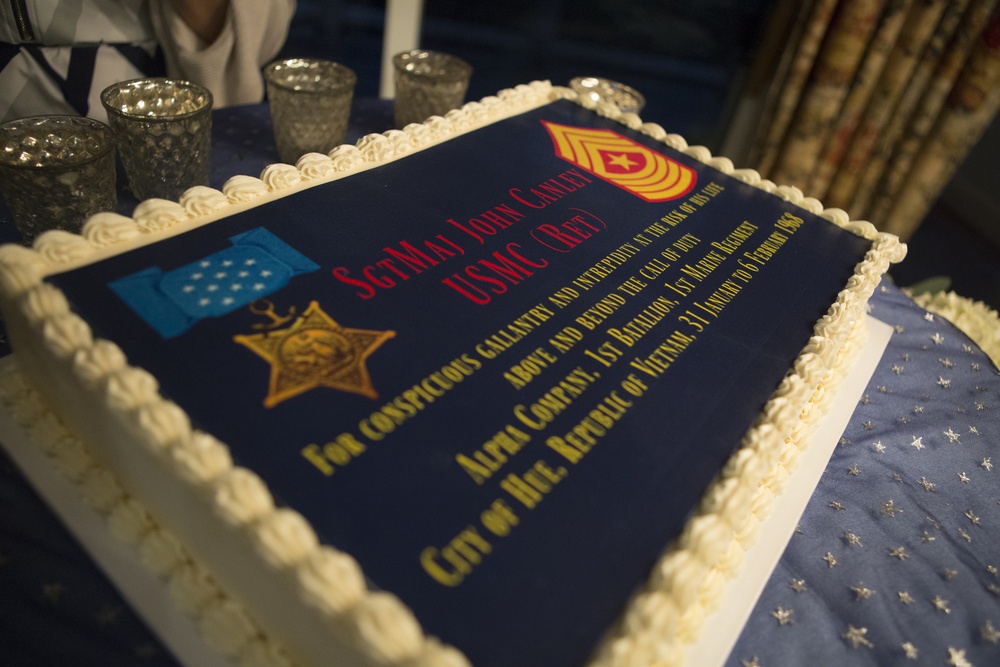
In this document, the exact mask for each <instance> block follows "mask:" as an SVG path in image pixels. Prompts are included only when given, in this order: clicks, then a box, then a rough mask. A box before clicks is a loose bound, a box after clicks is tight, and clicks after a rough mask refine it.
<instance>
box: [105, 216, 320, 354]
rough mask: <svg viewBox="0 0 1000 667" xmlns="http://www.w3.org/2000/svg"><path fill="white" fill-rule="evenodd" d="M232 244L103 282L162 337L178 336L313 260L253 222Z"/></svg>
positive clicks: (309, 267) (309, 268) (310, 266)
mask: <svg viewBox="0 0 1000 667" xmlns="http://www.w3.org/2000/svg"><path fill="white" fill-rule="evenodd" d="M229 241H230V242H231V243H232V244H233V247H231V248H226V249H225V250H220V251H219V252H216V253H213V254H211V255H207V256H206V257H203V258H201V259H199V260H198V261H195V262H192V263H190V264H187V265H185V266H182V267H180V268H178V269H174V270H172V271H163V270H162V269H161V268H160V267H158V266H153V267H150V268H148V269H143V270H142V271H137V272H136V273H133V274H131V275H128V276H125V277H124V278H120V279H118V280H116V281H114V282H111V283H109V284H108V286H109V287H110V288H111V289H112V291H114V292H115V294H117V295H118V296H119V297H121V298H122V300H123V301H125V303H127V304H128V305H129V307H130V308H131V309H132V310H133V311H134V312H135V313H136V314H137V315H138V316H139V317H141V318H142V319H143V320H144V321H145V322H146V324H148V325H149V326H151V327H152V328H153V329H154V330H156V332H157V333H158V334H160V336H162V337H163V338H174V337H175V336H179V335H181V334H182V333H184V332H185V331H187V330H188V329H190V328H191V327H193V326H194V325H195V324H197V323H198V322H199V321H200V320H202V319H205V318H206V317H219V316H221V315H226V314H228V313H232V312H234V311H236V310H239V309H240V308H243V307H244V306H246V305H248V304H250V303H253V302H254V301H257V300H258V299H262V298H263V297H266V296H268V295H269V294H273V293H274V292H276V291H278V290H280V289H281V288H283V287H284V286H285V285H287V284H288V282H289V281H290V280H291V279H292V278H293V277H295V276H297V275H301V274H304V273H311V272H313V271H316V270H318V269H319V265H318V264H316V263H315V262H313V261H312V260H310V259H309V258H308V257H306V256H305V255H303V254H302V253H300V252H299V251H298V250H295V249H294V248H292V247H291V246H289V245H288V244H287V243H285V242H284V241H282V240H281V239H280V238H278V237H277V236H275V235H274V234H273V233H272V232H269V231H268V230H266V229H264V228H263V227H258V228H256V229H252V230H250V231H248V232H245V233H243V234H238V235H236V236H233V237H231V238H230V239H229Z"/></svg>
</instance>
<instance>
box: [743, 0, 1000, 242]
mask: <svg viewBox="0 0 1000 667" xmlns="http://www.w3.org/2000/svg"><path fill="white" fill-rule="evenodd" d="M997 5H998V0H813V1H812V2H806V3H802V4H801V5H800V9H799V13H798V14H797V15H795V16H789V15H785V16H784V17H783V20H784V26H785V27H784V29H783V30H782V29H777V30H772V31H771V33H770V34H772V35H776V36H777V39H780V40H782V43H783V44H785V45H786V46H785V48H784V53H783V54H782V55H781V57H780V58H778V59H774V58H772V59H771V62H767V63H761V64H760V65H761V66H762V67H765V68H767V71H770V72H773V73H774V81H773V82H772V86H771V89H770V92H769V93H768V95H767V97H768V99H767V100H765V102H764V103H763V105H762V108H763V109H765V112H764V114H763V116H764V117H763V118H762V119H761V120H762V122H761V123H760V124H759V125H758V133H757V134H758V136H757V139H756V140H755V142H754V144H753V146H752V150H751V152H750V163H751V164H755V165H756V166H757V169H758V170H759V171H760V172H761V174H762V175H763V176H765V177H766V178H770V179H771V180H773V181H774V182H776V183H783V184H789V185H795V186H797V187H799V188H801V189H802V190H803V192H805V193H806V194H807V195H809V196H813V197H816V198H818V199H820V200H821V201H822V202H823V203H824V204H825V205H826V206H833V207H838V208H843V209H845V210H846V211H847V212H848V213H849V214H850V215H851V217H852V218H855V219H867V220H870V221H871V222H873V223H874V224H875V225H876V226H877V227H879V228H880V229H884V230H886V231H891V232H893V233H896V234H899V235H900V236H901V237H903V238H904V239H905V238H908V237H909V236H910V235H911V234H912V233H913V232H914V231H915V230H916V228H917V226H919V224H920V222H921V221H922V220H923V218H924V217H925V215H926V214H927V212H928V211H929V210H930V207H931V206H932V205H933V203H934V201H935V200H936V199H937V197H938V196H939V195H940V193H941V191H942V190H943V189H944V187H945V185H947V183H948V181H949V180H950V179H951V176H952V175H953V174H954V171H955V170H956V169H957V167H958V165H959V164H961V162H962V160H963V159H964V158H965V156H966V155H967V153H968V151H969V150H970V149H971V147H972V146H973V145H974V144H975V142H976V141H978V139H979V137H980V136H981V135H982V133H983V132H984V131H985V129H986V128H987V127H988V126H989V124H990V122H991V121H992V120H993V118H994V117H995V116H996V115H997V111H998V109H1000V11H998V8H997ZM773 51H774V49H771V52H773ZM764 52H767V49H765V51H764Z"/></svg>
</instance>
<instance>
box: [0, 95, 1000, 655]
mask: <svg viewBox="0 0 1000 667" xmlns="http://www.w3.org/2000/svg"><path fill="white" fill-rule="evenodd" d="M391 122H392V119H391V107H390V106H389V105H387V104H386V103H384V102H380V101H378V100H365V99H361V100H356V101H355V106H354V109H353V113H352V121H351V126H350V129H349V133H348V138H347V141H348V142H354V141H356V140H357V139H358V138H359V137H361V136H363V135H364V134H367V133H369V132H380V131H384V130H386V129H388V128H389V127H390V125H391ZM275 161H277V151H276V149H275V146H274V140H273V136H272V134H271V125H270V117H269V115H268V112H267V108H266V106H264V105H256V106H251V107H237V108H233V109H222V110H218V111H216V112H215V113H214V114H213V170H212V180H211V185H212V186H214V187H220V186H221V185H222V183H224V182H225V180H226V179H227V178H228V177H229V176H232V175H233V174H251V175H256V174H259V173H260V171H261V170H262V169H263V167H264V166H266V165H267V164H270V163H272V162H275ZM120 185H121V187H120V190H122V192H121V195H120V201H119V205H120V209H121V210H122V211H123V212H128V211H130V210H131V208H132V207H134V205H135V200H134V199H132V198H131V196H130V195H129V194H128V193H127V191H125V190H124V179H121V182H120ZM5 216H6V217H5ZM11 228H12V225H10V224H9V213H8V212H7V211H6V210H5V209H3V210H0V240H14V239H12V238H9V237H10V234H11ZM871 314H872V315H873V316H874V317H876V318H877V319H879V320H881V321H883V322H885V323H887V324H889V325H890V326H892V327H894V330H895V333H894V335H893V337H892V340H891V341H890V343H889V346H888V348H887V350H886V352H885V355H884V356H883V358H882V361H881V363H880V364H879V366H878V369H877V370H876V372H875V374H874V376H873V377H872V379H871V381H870V383H869V387H868V389H867V391H866V392H865V394H864V396H863V398H862V400H861V402H860V403H859V404H858V406H857V409H856V411H855V413H854V415H853V417H852V419H851V421H850V424H849V426H848V427H847V429H846V430H845V432H844V433H843V436H842V437H841V440H840V444H839V446H838V447H837V449H836V450H835V452H834V455H833V457H832V458H831V460H830V463H829V465H828V467H827V469H826V471H825V473H824V474H823V477H822V479H821V481H820V483H819V486H818V488H817V489H816V491H815V493H814V494H813V497H812V499H811V500H810V502H809V505H808V507H807V509H806V511H805V513H804V514H803V516H802V518H801V519H800V521H799V527H798V529H797V530H796V534H795V535H794V536H793V538H792V540H791V542H790V544H789V546H788V548H787V549H786V551H785V553H784V555H783V557H782V559H781V561H780V563H779V564H778V567H777V568H776V569H775V571H774V573H773V574H772V576H771V579H770V581H769V583H768V585H767V587H766V589H765V590H764V592H763V594H762V596H761V598H760V600H759V601H758V603H757V605H756V607H755V608H754V610H753V612H752V613H751V615H750V618H749V620H748V622H747V624H746V626H745V627H744V629H743V633H742V635H741V637H740V639H739V641H738V643H737V645H736V647H735V648H734V650H733V652H732V654H731V655H730V657H729V659H728V661H727V663H726V664H727V667H743V666H744V665H746V666H748V667H769V666H772V667H773V666H778V665H813V664H815V665H885V664H902V663H904V661H905V664H911V663H910V661H909V660H910V659H913V660H914V662H913V663H912V664H927V665H954V666H956V667H958V666H963V665H977V666H980V667H981V666H984V665H996V664H1000V531H998V527H1000V470H998V469H997V468H1000V449H998V443H1000V373H998V371H997V369H996V367H995V366H994V365H993V364H992V363H991V362H990V360H989V359H988V358H987V357H986V355H985V354H983V352H982V351H981V350H979V348H978V347H977V346H976V345H975V344H974V343H972V342H971V341H970V340H969V339H968V338H966V337H965V336H964V335H963V334H962V333H960V332H959V331H958V330H957V329H955V328H954V327H953V326H952V325H951V324H950V323H948V322H947V321H945V320H943V319H941V318H939V317H938V316H936V315H932V314H930V313H928V312H926V311H924V310H923V309H921V308H919V307H918V306H916V305H915V304H914V303H913V302H912V301H911V300H910V299H909V298H908V297H907V296H906V295H905V294H904V293H903V292H902V291H901V290H899V289H898V288H896V287H895V286H893V285H892V284H891V283H888V282H883V284H882V285H881V286H880V288H879V289H878V290H877V291H876V293H875V295H874V296H873V297H872V300H871ZM0 628H3V632H0V656H3V658H2V659H0V662H2V663H3V664H9V665H42V664H45V665H62V664H95V665H133V664H138V665H176V664H177V662H176V661H175V659H174V658H173V657H172V656H171V655H170V653H169V652H168V651H167V650H166V649H165V648H164V647H163V646H162V644H161V643H160V642H159V641H158V639H157V638H156V636H155V635H154V634H153V633H152V632H151V631H150V630H149V629H148V628H146V627H145V626H144V625H143V623H142V621H141V620H139V619H138V618H137V617H136V616H135V614H134V613H133V612H132V611H131V610H130V609H129V608H128V606H127V604H126V603H125V602H124V601H123V600H122V598H121V597H120V596H119V595H118V593H117V591H116V590H115V589H114V588H113V587H112V585H111V584H110V583H109V582H108V580H107V579H106V578H105V576H104V574H103V573H102V572H101V571H100V570H99V569H98V568H97V567H96V566H95V565H94V564H93V563H92V561H91V560H90V559H89V557H88V556H87V555H86V553H85V552H84V551H83V549H82V548H81V547H80V546H79V545H78V544H77V543H76V542H75V541H74V540H73V538H72V537H70V535H69V534H68V532H67V531H66V530H65V529H64V528H63V526H62V525H61V524H60V523H59V521H58V519H57V518H56V517H55V516H54V515H53V514H52V513H51V511H50V510H49V509H48V508H47V507H46V506H45V504H44V503H43V502H42V501H41V500H40V499H39V498H38V496H37V495H36V494H35V493H34V491H33V490H32V488H31V487H30V485H29V484H28V483H27V482H26V481H25V479H24V477H23V476H22V475H21V473H20V472H19V471H18V470H17V469H16V468H15V466H14V465H13V464H12V463H11V461H10V460H9V459H8V458H7V457H6V455H5V454H3V453H2V450H0ZM711 630H712V629H711V627H709V628H706V631H707V632H711ZM81 656H85V657H84V658H81Z"/></svg>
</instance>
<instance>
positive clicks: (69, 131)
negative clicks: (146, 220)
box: [0, 116, 118, 244]
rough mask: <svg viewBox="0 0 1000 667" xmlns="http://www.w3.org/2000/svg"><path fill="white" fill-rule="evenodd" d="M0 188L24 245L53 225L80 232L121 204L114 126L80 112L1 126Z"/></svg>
mask: <svg viewBox="0 0 1000 667" xmlns="http://www.w3.org/2000/svg"><path fill="white" fill-rule="evenodd" d="M0 189H2V191H3V196H4V200H5V201H6V202H7V206H8V207H9V208H10V210H11V213H12V214H13V216H14V224H15V226H16V227H17V229H18V231H19V232H20V233H21V236H22V238H23V240H24V243H25V244H31V242H32V241H33V240H34V239H35V237H36V236H37V235H39V234H41V233H42V232H44V231H47V230H49V229H64V230H67V231H79V230H80V227H81V226H82V225H83V223H84V222H85V221H86V219H87V218H88V217H89V216H91V215H93V214H95V213H100V212H101V211H114V210H116V209H117V208H118V194H117V190H116V189H115V150H114V140H113V138H112V136H111V129H110V128H109V127H108V126H107V125H105V124H104V123H101V122H99V121H96V120H93V119H91V118H82V117H79V116H32V117H28V118H19V119H17V120H12V121H9V122H7V123H4V124H3V125H0Z"/></svg>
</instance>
